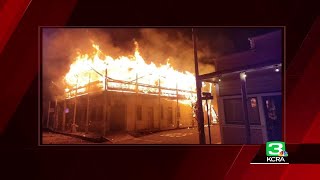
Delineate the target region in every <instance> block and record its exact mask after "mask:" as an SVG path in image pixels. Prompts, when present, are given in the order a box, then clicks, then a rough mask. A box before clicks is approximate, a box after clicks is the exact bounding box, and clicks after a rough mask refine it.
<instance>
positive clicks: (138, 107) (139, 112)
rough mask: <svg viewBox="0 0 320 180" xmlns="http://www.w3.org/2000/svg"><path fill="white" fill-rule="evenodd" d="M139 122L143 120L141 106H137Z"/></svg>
mask: <svg viewBox="0 0 320 180" xmlns="http://www.w3.org/2000/svg"><path fill="white" fill-rule="evenodd" d="M137 120H138V121H141V120H142V106H141V105H138V106H137Z"/></svg>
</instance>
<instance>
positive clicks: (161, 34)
mask: <svg viewBox="0 0 320 180" xmlns="http://www.w3.org/2000/svg"><path fill="white" fill-rule="evenodd" d="M140 33H141V38H140V39H139V41H138V42H139V45H140V47H141V50H140V52H141V54H142V56H143V57H145V59H146V60H147V61H153V62H156V63H157V64H166V63H167V59H169V63H170V64H171V65H172V66H173V67H174V68H175V69H177V70H179V71H189V72H192V73H194V49H193V41H192V37H191V31H190V34H189V35H190V36H186V35H185V34H183V33H182V32H181V31H177V30H175V29H172V30H167V31H161V29H141V30H140ZM212 54H213V53H212V52H211V50H210V49H209V46H208V44H207V43H206V42H204V41H198V58H199V59H205V58H210V57H211V56H212ZM213 70H214V68H213V66H212V64H204V63H201V62H200V64H199V71H200V73H201V74H203V73H208V72H212V71H213Z"/></svg>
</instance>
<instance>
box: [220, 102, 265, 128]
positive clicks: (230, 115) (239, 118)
mask: <svg viewBox="0 0 320 180" xmlns="http://www.w3.org/2000/svg"><path fill="white" fill-rule="evenodd" d="M247 108H248V119H249V122H250V124H260V115H259V106H258V101H257V98H256V97H252V98H248V101H247ZM224 112H225V121H226V123H227V124H244V114H243V106H242V99H241V98H235V99H225V100H224Z"/></svg>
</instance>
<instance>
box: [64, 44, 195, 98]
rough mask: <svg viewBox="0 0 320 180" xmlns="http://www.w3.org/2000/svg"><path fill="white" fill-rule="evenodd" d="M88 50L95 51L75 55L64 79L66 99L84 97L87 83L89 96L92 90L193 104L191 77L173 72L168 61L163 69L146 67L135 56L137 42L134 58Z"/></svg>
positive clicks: (153, 65) (137, 55)
mask: <svg viewBox="0 0 320 180" xmlns="http://www.w3.org/2000/svg"><path fill="white" fill-rule="evenodd" d="M92 47H93V48H94V49H95V53H94V55H92V56H90V55H88V54H79V55H78V56H77V57H76V59H75V61H74V62H73V63H72V64H71V65H70V70H69V72H68V73H67V74H66V75H65V78H64V79H65V82H66V84H67V86H66V88H65V91H66V97H67V98H71V97H74V96H76V95H81V94H86V93H88V89H89V88H88V84H89V82H90V90H89V91H90V92H92V91H93V89H97V90H98V91H103V90H104V89H107V90H114V89H117V90H118V91H119V90H120V91H130V90H131V91H138V93H151V94H152V93H153V94H158V95H159V94H161V96H175V97H176V96H177V94H178V96H179V97H180V96H181V97H184V98H185V99H187V100H188V101H189V102H188V104H189V103H190V101H192V102H194V101H195V100H196V95H195V92H194V91H195V90H196V80H195V76H194V75H193V74H192V73H190V72H188V71H185V72H179V71H177V70H175V69H174V68H173V67H172V66H171V65H170V63H169V59H167V64H166V65H161V64H160V65H159V66H157V65H155V64H154V63H153V62H151V63H150V64H147V63H146V62H145V60H144V59H143V57H142V56H141V55H140V53H139V46H138V43H137V42H135V47H136V49H135V52H134V55H131V56H121V57H118V58H113V57H111V56H108V55H104V54H103V52H102V51H101V50H100V48H99V46H98V45H97V44H93V45H92ZM101 57H103V58H101ZM106 77H107V78H106ZM105 81H107V82H105ZM159 82H160V85H159ZM91 84H92V85H91ZM105 84H107V87H105ZM137 85H138V86H137ZM137 87H138V88H137ZM159 87H160V89H161V90H160V91H159ZM136 88H137V89H136ZM179 101H180V100H179ZM184 102H185V101H180V103H184Z"/></svg>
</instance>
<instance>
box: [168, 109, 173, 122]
mask: <svg viewBox="0 0 320 180" xmlns="http://www.w3.org/2000/svg"><path fill="white" fill-rule="evenodd" d="M168 123H169V124H173V117H172V107H168Z"/></svg>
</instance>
